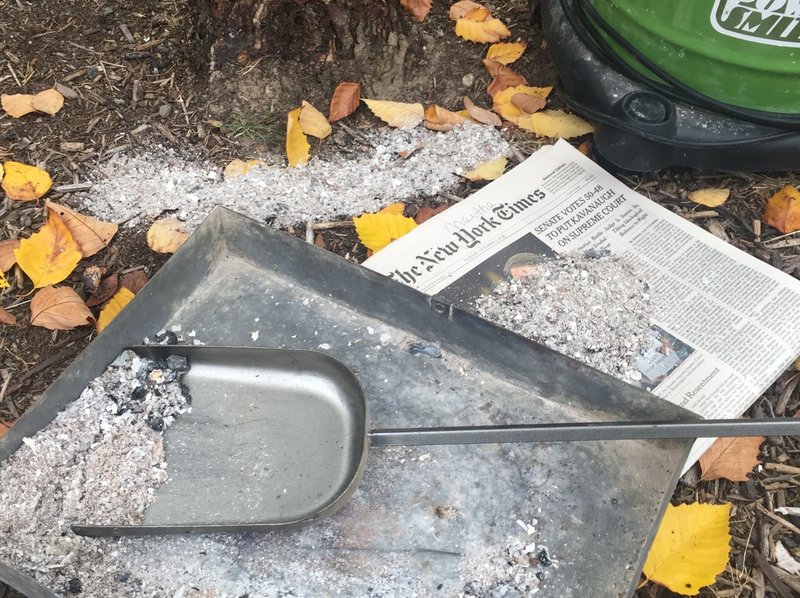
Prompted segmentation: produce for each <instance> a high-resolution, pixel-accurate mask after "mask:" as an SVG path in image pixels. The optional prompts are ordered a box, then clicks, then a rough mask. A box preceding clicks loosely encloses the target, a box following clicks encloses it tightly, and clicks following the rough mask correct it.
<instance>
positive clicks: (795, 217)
mask: <svg viewBox="0 0 800 598" xmlns="http://www.w3.org/2000/svg"><path fill="white" fill-rule="evenodd" d="M761 218H763V220H764V222H766V223H767V224H769V225H770V226H772V227H773V228H776V229H778V230H779V231H780V232H782V233H784V234H786V233H792V232H794V231H796V230H800V191H798V190H797V189H795V188H794V187H792V186H791V185H786V186H785V187H784V188H783V189H781V190H780V191H778V192H777V193H775V195H773V196H772V197H770V198H769V199H768V200H767V207H766V209H765V210H764V214H763V215H762V216H761Z"/></svg>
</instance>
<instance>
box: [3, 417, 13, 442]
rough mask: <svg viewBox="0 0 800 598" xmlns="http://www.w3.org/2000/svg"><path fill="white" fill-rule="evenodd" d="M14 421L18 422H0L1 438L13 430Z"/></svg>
mask: <svg viewBox="0 0 800 598" xmlns="http://www.w3.org/2000/svg"><path fill="white" fill-rule="evenodd" d="M14 421H16V420H11V421H0V438H2V437H3V436H5V435H6V433H7V432H8V431H9V430H10V429H11V427H12V426H13V425H14Z"/></svg>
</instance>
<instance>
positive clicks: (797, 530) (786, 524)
mask: <svg viewBox="0 0 800 598" xmlns="http://www.w3.org/2000/svg"><path fill="white" fill-rule="evenodd" d="M755 505H756V508H757V509H758V510H759V511H761V512H762V513H764V515H766V516H767V517H769V518H770V519H772V520H773V521H775V522H777V523H780V524H781V525H782V526H783V527H785V528H786V529H788V530H789V531H790V532H792V533H794V534H798V535H800V528H799V527H797V526H796V525H793V524H791V523H789V522H788V521H786V520H785V519H784V518H783V517H779V516H778V515H776V514H775V513H773V512H771V511H770V510H769V509H766V508H764V506H763V505H762V504H761V503H759V502H757V503H755ZM764 573H766V571H765V572H764Z"/></svg>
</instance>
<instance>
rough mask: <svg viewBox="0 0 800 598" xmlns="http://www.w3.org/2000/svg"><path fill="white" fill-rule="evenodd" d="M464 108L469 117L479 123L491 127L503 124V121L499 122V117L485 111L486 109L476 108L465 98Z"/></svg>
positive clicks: (489, 111)
mask: <svg viewBox="0 0 800 598" xmlns="http://www.w3.org/2000/svg"><path fill="white" fill-rule="evenodd" d="M464 107H465V108H466V109H467V112H468V113H469V115H470V116H471V117H472V118H474V119H475V120H477V121H478V122H479V123H483V124H485V125H493V126H495V127H500V126H502V124H503V121H501V120H500V117H499V116H497V115H496V114H495V113H494V112H492V111H491V110H487V109H486V108H481V107H480V106H476V105H475V104H474V103H473V101H472V100H470V99H469V98H468V97H467V96H464Z"/></svg>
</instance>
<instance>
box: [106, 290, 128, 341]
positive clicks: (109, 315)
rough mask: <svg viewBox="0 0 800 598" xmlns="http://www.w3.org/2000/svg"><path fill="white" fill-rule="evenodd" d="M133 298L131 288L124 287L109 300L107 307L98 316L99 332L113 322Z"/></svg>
mask: <svg viewBox="0 0 800 598" xmlns="http://www.w3.org/2000/svg"><path fill="white" fill-rule="evenodd" d="M131 299H133V293H131V292H130V290H129V289H126V288H125V287H122V288H121V289H120V290H118V291H117V292H116V293H114V296H113V297H112V298H111V299H109V300H108V303H106V305H105V307H104V308H103V309H101V310H100V315H99V316H98V318H97V332H102V331H103V328H105V327H106V326H108V325H109V324H110V323H111V320H113V319H114V318H116V317H117V315H118V314H119V312H121V311H122V310H123V309H124V308H125V306H126V305H128V303H130V302H131Z"/></svg>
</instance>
